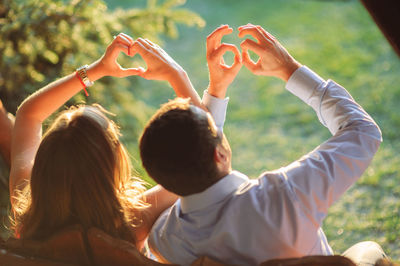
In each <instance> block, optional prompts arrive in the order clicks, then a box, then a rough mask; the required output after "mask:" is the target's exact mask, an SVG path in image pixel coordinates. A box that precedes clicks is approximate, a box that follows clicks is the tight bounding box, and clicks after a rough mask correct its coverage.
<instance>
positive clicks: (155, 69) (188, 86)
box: [129, 38, 205, 109]
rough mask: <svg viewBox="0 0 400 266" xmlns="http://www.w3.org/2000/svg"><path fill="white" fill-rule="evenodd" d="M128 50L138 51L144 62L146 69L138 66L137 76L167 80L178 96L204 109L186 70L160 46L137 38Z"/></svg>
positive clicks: (131, 51)
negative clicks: (188, 99)
mask: <svg viewBox="0 0 400 266" xmlns="http://www.w3.org/2000/svg"><path fill="white" fill-rule="evenodd" d="M129 52H130V56H134V55H135V54H136V53H138V54H139V55H140V56H141V57H142V58H143V60H144V61H145V62H146V65H147V69H146V70H145V69H143V68H138V69H139V74H138V75H139V76H141V77H143V78H145V79H149V80H165V81H168V82H169V84H170V85H171V87H172V88H173V89H174V91H175V93H176V95H177V96H178V97H182V98H190V99H191V101H192V103H193V104H194V105H196V106H198V107H200V108H203V109H205V107H204V106H203V105H202V103H201V100H200V97H199V95H198V94H197V92H196V90H195V89H194V88H193V85H192V83H191V82H190V79H189V77H188V75H187V74H186V72H185V71H184V70H183V68H182V67H181V66H180V65H179V64H178V63H177V62H175V60H174V59H172V58H171V57H170V56H169V55H168V54H167V53H166V52H165V51H164V50H163V49H162V48H161V47H160V46H158V45H157V44H155V43H153V42H151V41H150V40H147V39H142V38H139V39H137V40H136V41H135V42H133V44H132V46H131V49H130V51H129Z"/></svg>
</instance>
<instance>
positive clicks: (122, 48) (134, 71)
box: [89, 33, 144, 80]
mask: <svg viewBox="0 0 400 266" xmlns="http://www.w3.org/2000/svg"><path fill="white" fill-rule="evenodd" d="M133 43H134V41H133V39H132V38H131V37H130V36H129V35H127V34H125V33H120V34H118V36H117V37H115V38H114V40H113V42H112V43H111V44H110V45H109V46H108V47H107V49H106V52H105V53H104V55H103V56H102V57H101V58H100V59H99V60H98V61H97V62H95V63H94V64H93V65H92V66H91V68H90V69H97V75H98V76H97V75H96V71H94V74H93V73H89V78H90V79H91V80H97V79H99V78H100V77H102V76H112V77H120V78H122V77H127V76H133V75H139V74H142V73H143V72H144V70H143V68H123V67H121V65H120V64H118V62H117V58H118V55H119V54H120V53H121V52H122V53H124V54H126V55H128V56H133V55H134V54H133V53H132V52H131V51H132V44H133ZM90 74H92V76H91V75H90Z"/></svg>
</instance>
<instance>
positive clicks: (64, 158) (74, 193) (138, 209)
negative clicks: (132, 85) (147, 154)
mask: <svg viewBox="0 0 400 266" xmlns="http://www.w3.org/2000/svg"><path fill="white" fill-rule="evenodd" d="M121 52H122V53H124V54H126V55H128V56H134V55H135V54H136V53H139V54H140V55H141V56H142V57H143V59H144V60H145V62H146V64H147V67H148V68H147V70H144V69H143V68H129V69H124V68H122V67H121V66H120V65H119V64H118V63H117V61H116V59H117V57H118V55H119V54H120V53H121ZM131 75H138V76H141V77H144V78H146V79H151V80H166V81H168V82H169V83H170V84H171V86H172V87H173V88H174V90H175V92H176V94H177V96H180V97H190V98H191V99H192V101H193V103H194V104H196V105H198V106H201V102H200V98H199V96H198V95H197V93H196V91H195V90H194V89H193V87H192V85H191V83H190V80H189V79H188V77H187V75H186V73H185V72H184V70H183V69H182V68H181V67H180V66H179V65H178V64H177V63H176V62H175V61H174V60H173V59H172V58H170V57H169V56H168V55H167V54H166V53H165V52H164V51H163V50H162V49H161V48H160V47H158V46H157V45H155V44H154V43H152V42H151V41H149V40H145V39H141V38H139V39H138V40H136V41H133V39H132V38H131V37H129V36H128V35H126V34H123V33H121V34H119V35H118V36H117V37H116V38H115V39H114V41H113V42H112V43H111V44H110V45H109V46H108V47H107V49H106V52H105V54H104V55H103V56H102V57H101V58H100V59H99V60H97V61H96V62H94V63H93V64H91V65H90V66H86V67H84V68H83V69H79V70H77V72H76V73H74V74H71V75H69V76H67V77H64V78H62V79H60V80H58V81H56V82H54V83H51V84H49V85H47V86H46V87H44V88H42V89H40V90H39V91H37V92H36V93H34V94H33V95H31V96H29V97H28V98H27V99H26V100H25V101H24V102H23V103H22V105H21V106H20V108H19V109H18V111H17V115H16V121H15V127H14V132H13V140H12V149H11V174H10V200H11V204H12V211H13V214H14V219H13V220H14V222H13V225H14V230H15V234H16V236H17V237H19V238H21V239H32V240H43V239H46V238H48V237H50V236H51V235H52V234H54V233H56V232H57V231H59V230H61V229H63V228H65V227H68V226H70V225H74V224H80V225H82V226H83V228H91V227H97V228H99V229H101V230H103V231H104V232H106V233H107V234H109V235H111V236H113V237H117V238H120V239H124V240H128V241H130V242H132V243H135V245H136V247H137V248H138V249H141V248H142V246H143V242H144V240H145V238H146V236H147V234H148V232H149V230H150V228H151V226H152V224H153V223H154V221H155V219H156V218H157V217H158V216H159V214H160V213H161V212H162V211H163V210H165V209H166V208H167V207H169V206H170V205H171V204H172V203H173V202H174V201H175V200H176V196H175V195H173V194H171V193H169V192H167V191H166V190H164V189H162V188H161V187H159V186H156V187H154V188H152V189H150V190H148V191H146V192H144V187H143V184H142V182H141V181H140V180H138V179H131V175H130V167H131V166H130V161H129V157H128V155H127V152H126V150H125V148H124V146H123V145H122V144H121V143H120V141H119V139H118V135H119V132H118V128H117V127H116V125H115V124H114V123H113V122H112V121H111V120H109V119H108V118H107V117H106V115H105V111H104V110H103V109H102V108H101V107H99V106H79V107H74V108H70V109H68V110H66V111H64V112H63V113H61V114H60V115H59V116H58V118H57V119H56V120H55V121H54V123H53V124H52V125H51V126H50V127H49V129H48V131H47V132H46V134H44V136H43V137H42V123H43V122H44V121H45V120H46V119H47V118H48V117H49V116H50V115H51V114H52V113H53V112H55V111H56V110H57V109H58V108H59V107H61V106H62V105H63V104H64V103H65V102H66V101H67V100H69V99H70V98H71V97H72V96H74V95H75V94H76V93H78V92H79V91H81V90H82V89H85V87H86V86H87V85H90V83H91V82H94V81H96V80H98V79H100V78H101V77H104V76H113V77H126V76H131ZM85 92H86V89H85Z"/></svg>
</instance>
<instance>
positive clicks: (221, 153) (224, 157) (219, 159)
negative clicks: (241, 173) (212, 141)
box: [214, 144, 229, 172]
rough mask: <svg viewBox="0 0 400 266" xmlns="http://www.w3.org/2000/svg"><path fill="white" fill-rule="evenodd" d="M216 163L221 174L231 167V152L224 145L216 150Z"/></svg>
mask: <svg viewBox="0 0 400 266" xmlns="http://www.w3.org/2000/svg"><path fill="white" fill-rule="evenodd" d="M214 161H215V163H216V165H217V168H218V170H220V171H221V172H225V171H226V169H227V167H229V151H228V150H227V149H226V148H224V146H223V145H222V144H217V146H216V147H215V149H214Z"/></svg>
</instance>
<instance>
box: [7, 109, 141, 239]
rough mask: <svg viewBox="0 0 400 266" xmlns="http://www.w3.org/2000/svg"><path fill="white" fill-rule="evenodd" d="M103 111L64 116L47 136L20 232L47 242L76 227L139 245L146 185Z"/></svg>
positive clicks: (17, 214)
mask: <svg viewBox="0 0 400 266" xmlns="http://www.w3.org/2000/svg"><path fill="white" fill-rule="evenodd" d="M105 113H107V112H106V111H105V110H104V109H103V108H102V107H101V106H99V105H94V106H78V107H73V108H70V109H69V110H66V111H64V112H63V113H62V114H61V115H60V116H59V117H58V118H57V119H56V120H55V122H54V123H53V124H52V126H51V127H50V128H49V129H48V131H47V132H46V134H45V135H44V136H43V138H42V141H41V143H40V146H39V149H38V151H37V153H36V157H35V161H34V165H33V168H32V174H31V180H30V183H29V185H27V186H26V187H25V189H24V190H23V191H20V192H19V193H18V196H17V200H16V204H15V206H14V219H13V229H14V231H15V232H16V233H17V234H18V235H19V236H20V237H21V238H24V239H44V238H46V237H49V236H50V235H52V234H53V233H55V232H57V231H58V230H60V229H62V228H64V227H66V226H69V225H73V224H81V225H82V226H83V227H84V228H90V227H97V228H99V229H101V230H103V231H105V232H106V233H108V234H110V235H111V236H114V237H118V238H122V239H126V240H135V239H134V236H133V234H132V233H131V228H132V226H137V225H139V224H140V221H141V218H140V217H137V216H135V215H134V213H135V214H137V213H138V212H137V210H141V209H145V208H146V207H147V204H146V203H145V202H144V201H142V195H143V192H144V190H145V187H144V182H143V181H142V180H140V179H138V178H132V177H131V162H130V159H129V156H128V153H127V151H126V149H125V147H124V146H123V145H122V144H121V143H120V141H119V135H120V133H119V129H118V127H117V126H116V125H115V123H114V122H113V121H112V120H110V119H109V118H107V116H106V115H105Z"/></svg>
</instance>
